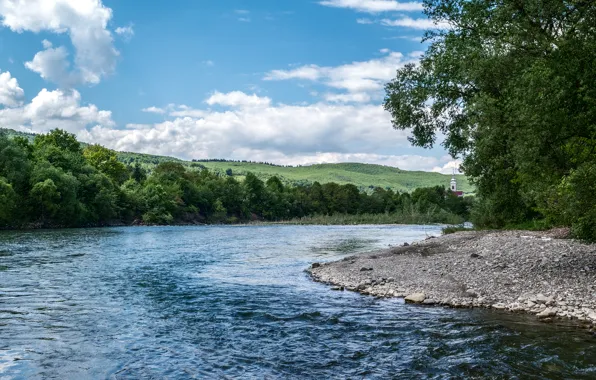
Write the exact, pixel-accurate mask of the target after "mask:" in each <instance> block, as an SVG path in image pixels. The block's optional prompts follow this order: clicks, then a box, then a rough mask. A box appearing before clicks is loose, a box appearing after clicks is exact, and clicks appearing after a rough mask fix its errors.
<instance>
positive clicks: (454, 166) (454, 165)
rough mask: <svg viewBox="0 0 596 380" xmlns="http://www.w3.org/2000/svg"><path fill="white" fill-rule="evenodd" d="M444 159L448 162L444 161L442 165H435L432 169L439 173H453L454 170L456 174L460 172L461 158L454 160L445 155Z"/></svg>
mask: <svg viewBox="0 0 596 380" xmlns="http://www.w3.org/2000/svg"><path fill="white" fill-rule="evenodd" d="M442 161H447V162H446V163H444V164H443V165H442V166H435V167H433V168H432V169H431V171H433V172H437V173H443V174H453V171H454V170H455V173H456V174H458V173H459V168H460V166H461V164H462V161H461V160H453V159H452V158H451V157H449V156H443V158H442Z"/></svg>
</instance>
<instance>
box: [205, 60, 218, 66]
mask: <svg viewBox="0 0 596 380" xmlns="http://www.w3.org/2000/svg"><path fill="white" fill-rule="evenodd" d="M203 64H204V65H205V66H209V67H213V66H215V62H213V61H212V60H210V59H208V60H206V61H203Z"/></svg>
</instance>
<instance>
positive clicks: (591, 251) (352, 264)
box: [309, 230, 596, 329]
mask: <svg viewBox="0 0 596 380" xmlns="http://www.w3.org/2000/svg"><path fill="white" fill-rule="evenodd" d="M564 232H565V231H562V230H552V231H548V232H528V231H505V232H502V231H499V232H486V231H470V232H459V233H455V234H451V235H445V236H441V237H438V238H429V239H427V240H424V241H421V242H416V243H413V244H411V245H407V246H402V247H393V248H391V249H388V250H385V251H381V252H373V253H369V254H362V255H358V256H350V257H347V258H345V259H343V260H341V261H336V262H331V263H324V264H321V263H315V264H313V265H312V267H311V268H310V269H309V272H310V274H311V275H312V277H313V279H314V280H316V281H319V282H323V283H327V284H331V285H333V286H334V289H335V290H344V289H345V290H350V291H357V292H360V293H362V294H367V295H372V296H377V297H404V298H405V299H406V302H412V303H421V304H427V305H444V306H451V307H465V308H467V307H483V308H492V309H498V310H508V311H512V312H526V313H532V314H535V315H536V316H537V318H539V319H541V320H543V321H552V320H554V319H557V318H565V319H573V320H576V321H579V322H581V323H582V324H584V325H585V326H586V327H588V328H591V329H594V328H596V245H588V244H583V243H581V242H578V241H575V240H571V239H560V238H559V237H561V235H564Z"/></svg>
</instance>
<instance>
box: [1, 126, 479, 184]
mask: <svg viewBox="0 0 596 380" xmlns="http://www.w3.org/2000/svg"><path fill="white" fill-rule="evenodd" d="M0 130H2V131H3V132H4V133H7V134H8V135H11V136H21V137H25V138H28V139H33V138H34V137H35V135H33V134H28V133H22V132H17V131H14V130H10V129H0ZM118 158H119V160H120V161H122V162H124V163H125V164H131V165H134V164H135V163H139V164H141V165H142V166H143V167H144V168H146V169H148V170H151V169H152V168H153V167H155V166H156V165H158V164H159V163H161V162H167V161H176V162H180V163H182V164H184V165H185V166H186V167H188V168H190V169H194V170H202V169H204V168H207V169H209V170H211V171H214V172H216V173H219V174H220V175H228V174H226V172H227V171H228V169H231V170H232V175H233V176H235V177H244V176H245V175H246V173H248V172H252V173H254V174H255V175H257V176H258V177H259V178H260V179H263V180H266V179H268V178H270V177H273V176H277V177H279V178H280V179H281V180H282V182H284V183H286V184H301V183H312V182H315V181H318V182H320V183H327V182H336V183H338V184H347V183H352V184H354V185H356V186H358V187H359V188H361V189H366V188H374V187H377V186H378V187H383V188H391V189H394V190H399V191H402V192H403V191H408V192H409V191H412V190H414V189H416V188H419V187H430V186H436V185H442V186H445V187H447V186H449V181H450V180H451V176H450V175H444V174H439V173H432V172H423V171H406V170H401V169H398V168H394V167H390V166H382V165H373V164H360V163H341V164H319V165H309V166H297V167H291V166H277V165H271V164H266V163H253V162H235V161H224V160H222V161H200V162H190V161H182V160H180V159H177V158H173V157H165V156H155V155H151V154H142V153H131V152H120V153H118ZM457 179H458V188H459V190H463V191H464V192H467V193H470V192H473V191H474V188H473V186H472V185H470V184H469V183H468V180H467V178H466V177H465V176H463V175H458V176H457Z"/></svg>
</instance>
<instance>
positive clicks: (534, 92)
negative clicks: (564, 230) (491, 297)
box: [385, 0, 596, 237]
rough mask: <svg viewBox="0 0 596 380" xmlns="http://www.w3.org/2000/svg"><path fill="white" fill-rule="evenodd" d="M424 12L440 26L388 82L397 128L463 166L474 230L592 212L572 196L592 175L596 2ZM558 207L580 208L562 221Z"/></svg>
mask: <svg viewBox="0 0 596 380" xmlns="http://www.w3.org/2000/svg"><path fill="white" fill-rule="evenodd" d="M424 6H425V12H426V14H427V15H428V17H429V18H430V19H432V20H433V21H435V22H437V23H440V25H443V26H447V25H448V26H447V27H445V28H443V29H439V30H435V31H432V32H427V34H426V38H427V39H428V41H429V42H430V44H429V47H428V49H427V50H426V52H425V53H424V55H423V56H422V58H421V60H420V63H419V64H416V65H407V66H405V67H404V68H402V69H399V70H398V72H397V76H396V78H395V79H394V80H393V81H392V82H391V83H389V84H388V85H387V86H386V92H387V97H386V102H385V108H386V109H387V110H388V111H390V112H391V114H392V116H393V125H394V127H395V128H398V129H407V130H410V131H411V132H412V136H411V142H412V143H413V144H415V145H417V146H422V147H432V146H433V145H434V144H436V143H437V141H438V140H439V139H442V140H443V142H442V144H443V145H444V146H445V147H446V148H447V149H448V150H449V152H450V153H451V154H452V155H453V156H454V157H458V156H460V157H462V158H463V159H464V160H463V165H462V167H463V170H464V171H465V173H466V174H467V175H468V176H470V177H471V178H472V180H473V182H474V183H475V184H476V186H477V192H478V195H479V197H480V198H481V202H482V203H481V207H480V210H481V212H478V213H477V215H479V216H481V218H478V220H477V221H478V222H480V223H483V224H486V225H490V226H496V227H498V226H502V225H504V224H507V223H517V222H522V221H524V220H527V219H529V218H532V217H535V216H545V217H547V218H548V219H550V220H551V221H552V222H555V223H564V224H565V223H566V224H577V223H581V221H582V218H586V217H589V215H590V214H593V215H596V212H594V211H596V197H593V196H591V199H593V200H590V201H588V200H585V199H579V200H578V199H576V198H575V197H576V195H575V193H578V192H577V191H576V190H572V189H573V187H574V186H575V188H577V187H578V186H580V187H581V186H582V184H583V185H585V184H587V183H588V182H589V181H592V183H593V182H594V180H595V179H596V176H594V175H593V173H594V172H595V171H594V170H589V168H591V167H593V166H594V165H595V164H596V156H595V154H594V153H595V152H596V28H595V27H594V25H596V2H594V1H579V0H576V1H562V0H523V1H522V0H426V1H425V2H424ZM580 174H581V178H582V179H581V180H579V179H576V180H574V178H576V177H577V176H580ZM590 176H592V177H590ZM586 181H588V182H586ZM570 189H571V190H570ZM584 193H589V191H585V192H584ZM565 202H567V203H569V204H577V203H578V202H579V203H581V204H582V205H583V206H584V207H576V210H577V212H576V214H574V215H566V216H565V217H563V216H562V215H561V212H560V211H561V210H560V205H561V204H563V203H565ZM586 202H587V204H586ZM556 206H558V207H556ZM580 209H581V210H580ZM480 210H479V211H480ZM588 224H590V223H588ZM592 234H593V237H596V230H593V231H592ZM583 235H584V237H589V236H587V235H589V234H587V235H586V233H585V231H584V233H583Z"/></svg>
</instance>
